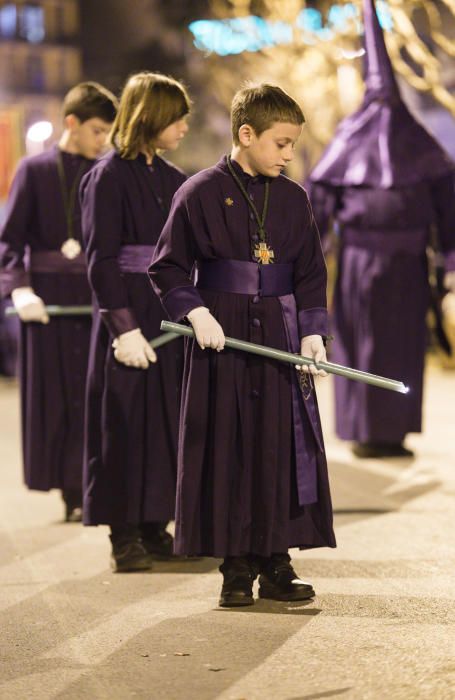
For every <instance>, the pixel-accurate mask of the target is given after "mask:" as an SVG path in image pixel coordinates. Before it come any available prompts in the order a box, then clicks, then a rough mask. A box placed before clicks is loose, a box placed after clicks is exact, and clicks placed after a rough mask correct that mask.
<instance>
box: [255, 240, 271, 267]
mask: <svg viewBox="0 0 455 700" xmlns="http://www.w3.org/2000/svg"><path fill="white" fill-rule="evenodd" d="M253 254H254V257H255V258H256V260H257V261H258V263H260V264H261V265H270V263H272V262H273V260H274V258H275V253H274V252H273V249H272V248H269V247H268V245H267V243H264V242H262V243H257V244H256V245H255V247H254V251H253Z"/></svg>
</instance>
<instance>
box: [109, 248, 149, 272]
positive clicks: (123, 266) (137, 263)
mask: <svg viewBox="0 0 455 700" xmlns="http://www.w3.org/2000/svg"><path fill="white" fill-rule="evenodd" d="M154 251H155V246H154V245H123V246H122V247H121V248H120V254H119V256H118V258H117V261H118V264H119V267H120V271H121V272H133V273H134V272H139V273H145V272H147V270H148V268H149V267H150V262H151V260H152V257H153V253H154Z"/></svg>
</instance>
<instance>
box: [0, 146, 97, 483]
mask: <svg viewBox="0 0 455 700" xmlns="http://www.w3.org/2000/svg"><path fill="white" fill-rule="evenodd" d="M59 153H60V154H61V155H60V156H59ZM58 158H61V163H62V165H63V169H64V173H65V181H66V185H67V187H69V188H71V186H72V185H73V183H74V182H75V181H76V180H77V178H78V177H79V176H80V174H81V173H82V172H83V171H85V170H88V169H89V168H91V166H92V164H93V161H91V160H87V159H85V158H83V157H82V156H78V155H73V154H70V153H65V152H61V151H59V150H58V149H57V147H54V148H52V149H51V150H49V151H47V152H46V153H42V154H40V155H38V156H34V157H31V158H26V159H24V160H23V161H22V162H21V163H20V165H19V168H18V171H17V174H16V176H15V178H14V181H13V184H12V188H11V192H10V196H9V200H8V205H7V212H6V219H5V222H4V225H3V228H2V233H1V239H0V285H1V292H2V295H3V296H5V297H6V296H8V295H9V294H11V291H12V290H13V289H15V288H16V287H24V286H32V287H33V289H34V291H35V292H36V294H38V295H39V296H40V297H42V299H43V300H44V303H45V304H57V305H63V306H68V305H70V306H73V305H86V304H90V303H91V293H90V288H89V285H88V283H87V272H86V264H85V258H84V255H83V254H80V255H78V256H77V257H76V258H74V259H73V260H68V259H67V258H65V257H64V256H63V255H62V253H61V252H60V248H61V246H62V244H64V242H65V240H66V239H67V232H68V228H67V219H66V212H65V206H64V198H63V195H62V183H61V180H60V178H59V173H58V166H57V162H58ZM72 230H73V237H74V238H75V239H76V240H78V241H80V242H81V231H80V209H79V205H78V203H77V201H76V202H75V204H74V209H73V215H72ZM90 325H91V319H90V317H66V318H65V317H63V318H61V317H59V318H55V317H53V318H51V320H50V322H49V324H48V325H42V324H41V323H22V324H21V337H20V358H19V373H20V382H21V398H22V441H23V458H24V471H25V482H26V484H27V486H28V487H29V488H31V489H38V490H41V491H47V490H49V489H51V488H60V489H63V490H65V491H66V490H67V491H80V490H81V486H82V453H83V424H84V391H85V378H86V371H87V358H88V349H89V340H90Z"/></svg>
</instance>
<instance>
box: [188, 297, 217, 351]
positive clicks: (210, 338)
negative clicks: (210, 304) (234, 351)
mask: <svg viewBox="0 0 455 700" xmlns="http://www.w3.org/2000/svg"><path fill="white" fill-rule="evenodd" d="M187 318H188V321H189V322H190V323H191V325H192V326H193V330H194V335H195V336H196V340H197V343H198V345H199V347H200V348H202V350H204V349H205V348H213V349H214V350H217V351H218V352H220V350H222V349H223V348H224V342H225V337H224V333H223V329H222V328H221V326H220V324H219V323H218V321H217V320H216V318H214V317H213V316H212V314H211V313H210V311H209V310H208V309H207V307H206V306H198V307H197V308H196V309H193V310H192V311H190V313H189V314H188V315H187Z"/></svg>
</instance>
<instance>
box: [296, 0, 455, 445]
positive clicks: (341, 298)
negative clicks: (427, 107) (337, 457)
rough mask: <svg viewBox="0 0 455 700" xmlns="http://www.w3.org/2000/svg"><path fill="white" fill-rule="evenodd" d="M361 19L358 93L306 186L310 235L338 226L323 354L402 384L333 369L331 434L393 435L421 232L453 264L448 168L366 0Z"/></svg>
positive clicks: (402, 404)
mask: <svg viewBox="0 0 455 700" xmlns="http://www.w3.org/2000/svg"><path fill="white" fill-rule="evenodd" d="M364 17H365V48H366V58H367V64H366V92H365V97H364V100H363V103H362V105H361V107H360V109H359V110H358V111H357V112H355V113H354V114H353V115H352V116H350V117H348V118H347V119H345V120H343V121H342V122H341V124H340V125H339V127H338V130H337V132H336V134H335V137H334V139H333V141H332V143H331V144H330V145H329V147H328V148H327V150H326V151H325V153H324V154H323V156H322V159H321V160H320V162H319V163H318V165H317V166H316V167H315V169H314V170H313V172H312V174H311V176H310V182H309V192H310V199H311V203H312V206H313V210H314V215H315V218H316V221H317V223H318V225H319V228H320V231H321V235H322V236H324V235H325V233H326V232H327V229H328V225H329V221H330V220H331V219H334V220H335V222H336V224H337V228H338V230H339V233H340V242H339V256H338V277H337V281H336V286H335V295H334V307H333V333H334V336H335V340H334V343H333V353H332V359H333V361H334V362H338V363H341V364H345V365H350V366H353V367H356V368H358V369H361V370H365V371H368V372H373V373H375V374H381V375H385V376H388V377H391V378H393V379H400V380H402V381H403V382H404V383H405V384H406V385H408V386H409V387H410V392H409V394H407V395H402V394H392V393H391V392H387V391H386V390H383V389H378V388H374V387H370V386H368V385H366V384H360V383H355V382H351V381H349V380H346V379H343V378H341V377H337V378H336V380H335V392H336V429H337V433H338V435H339V437H340V438H342V439H344V440H355V441H358V442H362V443H364V442H372V443H400V442H402V440H403V439H404V437H405V435H406V434H407V433H409V432H419V431H420V430H421V407H422V384H423V367H424V354H425V344H426V326H425V316H426V310H427V308H428V303H429V286H428V272H427V260H426V247H427V245H429V244H430V233H431V232H432V236H433V238H432V242H433V244H434V242H436V245H437V247H438V248H439V250H440V251H441V252H442V254H443V255H444V257H445V264H446V269H447V270H454V269H455V197H454V194H455V191H454V172H455V170H454V164H453V163H452V162H451V161H450V160H449V157H448V156H447V155H446V154H445V152H444V151H443V150H442V148H441V147H440V146H439V144H438V143H437V142H436V141H435V140H434V138H433V137H432V136H431V135H430V134H429V133H428V132H427V131H426V130H425V129H424V127H423V126H422V125H421V124H420V123H419V122H418V121H417V120H416V119H415V118H414V116H412V115H411V114H410V112H409V111H408V109H407V107H406V106H405V104H404V103H403V101H402V99H401V96H400V93H399V90H398V86H397V83H396V81H395V77H394V74H393V70H392V67H391V63H390V59H389V57H388V55H387V51H386V47H385V43H384V37H383V34H382V30H381V27H380V25H379V22H378V19H377V16H376V12H375V6H374V2H373V1H372V0H364Z"/></svg>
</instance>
